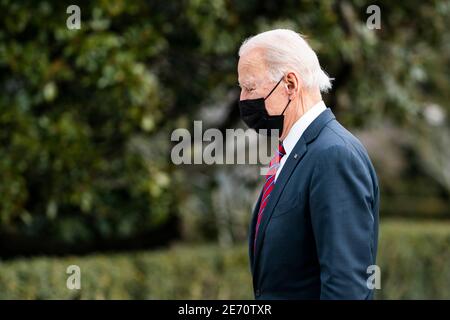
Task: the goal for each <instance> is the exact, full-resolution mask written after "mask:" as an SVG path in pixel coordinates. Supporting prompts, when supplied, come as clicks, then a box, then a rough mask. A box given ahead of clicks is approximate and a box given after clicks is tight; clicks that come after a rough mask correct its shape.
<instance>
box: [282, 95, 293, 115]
mask: <svg viewBox="0 0 450 320" xmlns="http://www.w3.org/2000/svg"><path fill="white" fill-rule="evenodd" d="M291 101H292V100H291V99H290V98H289V102H288V103H287V105H286V107H284V110H283V112H282V113H281V115H283V114H284V112H285V111H286V109H287V107H288V106H289V103H291Z"/></svg>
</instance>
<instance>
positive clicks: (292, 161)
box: [253, 138, 306, 271]
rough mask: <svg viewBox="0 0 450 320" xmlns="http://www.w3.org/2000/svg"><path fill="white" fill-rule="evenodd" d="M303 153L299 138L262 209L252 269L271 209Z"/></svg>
mask: <svg viewBox="0 0 450 320" xmlns="http://www.w3.org/2000/svg"><path fill="white" fill-rule="evenodd" d="M305 153H306V142H305V140H304V139H303V138H300V140H299V141H298V143H297V145H296V146H295V147H294V149H293V150H292V152H291V153H290V155H289V157H288V159H287V160H286V162H285V164H284V166H283V169H282V170H281V172H280V174H279V176H278V178H277V181H276V182H275V186H274V188H273V190H272V192H271V193H270V196H269V200H268V202H267V205H266V208H265V209H264V213H263V215H262V217H261V224H260V225H259V230H258V237H257V239H256V252H255V255H254V262H253V271H254V270H255V266H256V262H257V261H258V256H259V253H260V251H261V244H262V241H263V239H264V235H265V231H266V228H267V223H268V222H269V220H270V217H271V216H272V214H273V209H274V208H275V206H276V204H277V203H278V199H279V198H280V195H281V193H282V192H283V189H284V187H285V186H286V184H287V182H288V181H289V178H290V177H291V174H292V172H293V171H294V169H295V167H296V166H297V164H298V163H299V162H300V160H301V159H302V158H303V156H304V155H305ZM260 197H261V196H260ZM260 200H261V199H259V200H258V208H259V201H260ZM253 229H254V228H253ZM253 232H254V230H253Z"/></svg>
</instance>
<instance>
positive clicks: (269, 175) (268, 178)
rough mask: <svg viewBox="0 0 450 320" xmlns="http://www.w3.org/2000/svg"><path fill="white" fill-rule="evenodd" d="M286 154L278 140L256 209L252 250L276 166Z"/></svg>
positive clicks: (270, 190) (273, 182)
mask: <svg viewBox="0 0 450 320" xmlns="http://www.w3.org/2000/svg"><path fill="white" fill-rule="evenodd" d="M285 154H286V151H285V150H284V147H283V144H282V143H281V142H280V144H279V145H278V150H277V153H276V154H275V156H274V157H273V158H272V160H271V161H270V164H269V171H268V172H267V174H266V182H265V183H264V188H263V191H262V192H263V194H262V196H261V202H260V205H259V211H258V219H257V220H256V231H255V239H254V242H253V250H254V251H255V249H256V238H257V236H258V229H259V225H260V224H261V218H262V215H263V212H264V209H265V208H266V205H267V202H268V201H269V196H270V193H271V192H272V190H273V187H274V185H275V175H276V173H277V170H278V167H279V166H280V161H281V158H283V156H284V155H285Z"/></svg>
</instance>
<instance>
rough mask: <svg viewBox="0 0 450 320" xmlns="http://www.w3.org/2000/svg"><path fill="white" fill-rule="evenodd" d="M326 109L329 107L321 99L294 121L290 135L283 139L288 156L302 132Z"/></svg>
mask: <svg viewBox="0 0 450 320" xmlns="http://www.w3.org/2000/svg"><path fill="white" fill-rule="evenodd" d="M326 109H327V107H326V105H325V103H324V102H323V100H320V101H319V102H318V103H316V104H315V105H314V106H313V107H312V108H311V109H309V110H308V111H306V112H305V114H304V115H302V116H301V117H300V119H298V120H297V121H296V122H295V123H294V125H293V126H292V128H291V130H290V131H289V133H288V135H287V136H286V138H284V140H283V147H284V150H285V151H286V158H287V157H288V156H289V154H290V153H291V151H292V149H294V147H295V145H296V144H297V141H298V140H299V139H300V138H301V136H302V134H303V133H304V132H305V130H306V129H307V128H308V126H309V125H310V124H311V123H312V122H313V121H314V120H315V119H316V118H317V117H318V116H319V115H320V114H321V113H322V112H323V111H325V110H326Z"/></svg>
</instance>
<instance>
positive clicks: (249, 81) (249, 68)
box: [238, 49, 287, 115]
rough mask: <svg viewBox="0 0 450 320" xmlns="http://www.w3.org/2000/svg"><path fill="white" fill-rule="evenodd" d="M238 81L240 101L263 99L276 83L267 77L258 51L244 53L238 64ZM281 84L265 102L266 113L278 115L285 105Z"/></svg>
mask: <svg viewBox="0 0 450 320" xmlns="http://www.w3.org/2000/svg"><path fill="white" fill-rule="evenodd" d="M238 81H239V85H240V87H241V95H240V100H247V99H258V98H265V97H266V96H267V95H268V94H269V93H270V91H271V90H272V89H273V87H274V86H275V85H276V82H275V81H273V80H272V79H270V77H269V76H268V70H267V67H266V64H265V62H264V60H263V56H262V52H261V50H260V49H253V50H249V51H247V52H245V53H244V54H243V55H242V56H241V57H240V59H239V62H238ZM284 88H285V86H284V85H282V83H280V85H279V86H278V87H277V88H276V89H275V91H274V92H273V93H272V94H271V95H270V97H269V98H267V100H266V101H265V105H266V109H267V112H268V113H269V114H270V115H278V114H280V113H281V112H282V109H283V108H284V106H285V105H286V100H287V99H286V97H284V95H283V94H282V93H284V91H283V89H284Z"/></svg>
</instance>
